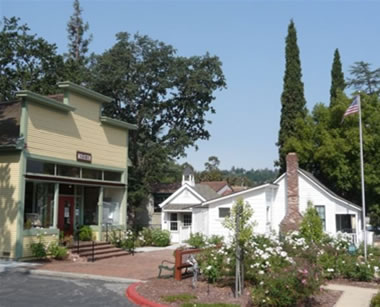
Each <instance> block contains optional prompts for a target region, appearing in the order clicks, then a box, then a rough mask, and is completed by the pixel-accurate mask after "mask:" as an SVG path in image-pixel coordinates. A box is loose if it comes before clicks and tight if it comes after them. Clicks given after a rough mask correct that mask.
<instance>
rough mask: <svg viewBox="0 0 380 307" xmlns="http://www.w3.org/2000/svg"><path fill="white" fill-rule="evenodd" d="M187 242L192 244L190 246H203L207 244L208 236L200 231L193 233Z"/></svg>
mask: <svg viewBox="0 0 380 307" xmlns="http://www.w3.org/2000/svg"><path fill="white" fill-rule="evenodd" d="M186 243H188V244H190V246H192V247H194V248H202V247H205V245H206V237H205V235H204V234H202V233H200V232H196V233H191V234H190V239H189V240H187V242H186Z"/></svg>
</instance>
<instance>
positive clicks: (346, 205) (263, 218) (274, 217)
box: [160, 153, 372, 244]
mask: <svg viewBox="0 0 380 307" xmlns="http://www.w3.org/2000/svg"><path fill="white" fill-rule="evenodd" d="M238 199H242V200H243V201H244V202H245V203H248V204H249V205H250V206H251V207H252V209H253V211H254V214H253V217H252V222H253V223H254V224H255V228H254V231H255V232H257V233H260V234H270V233H277V234H279V233H285V232H288V231H292V230H296V229H298V227H299V224H300V222H301V220H302V217H303V214H304V213H305V211H306V209H307V206H308V205H309V204H310V205H312V206H314V207H315V208H316V210H317V212H318V214H319V216H320V218H321V220H322V223H323V228H324V231H325V232H327V233H330V234H333V235H335V234H337V233H338V232H344V233H347V234H349V235H350V236H351V238H352V242H354V243H355V244H359V243H360V242H362V241H363V239H364V237H363V235H364V232H363V219H362V209H361V207H359V206H357V205H355V204H353V203H352V202H350V201H347V200H346V199H343V198H342V197H339V196H338V195H336V194H335V193H333V192H332V191H331V190H329V189H328V188H327V187H326V186H324V185H323V184H322V183H321V182H319V181H318V180H317V179H316V178H315V177H314V176H313V175H312V174H310V173H308V172H306V171H304V170H302V169H300V168H299V167H298V160H297V156H296V154H294V153H290V154H288V156H287V171H286V173H284V174H282V175H281V176H280V177H279V178H277V179H276V180H275V181H274V182H273V183H267V184H263V185H260V186H257V187H254V188H250V189H246V190H243V191H240V192H236V193H231V194H227V195H221V196H220V195H214V197H211V198H209V199H207V198H205V197H203V199H202V194H201V193H197V191H196V188H194V186H191V184H189V185H187V184H186V185H185V186H182V187H181V188H180V189H178V190H177V191H176V192H175V193H174V194H173V195H172V196H171V198H168V199H167V200H166V201H165V202H163V203H161V204H160V206H161V207H162V211H163V212H164V213H166V214H164V215H163V217H162V218H163V221H162V225H163V226H162V227H163V228H164V229H169V230H171V233H172V240H173V241H174V242H176V241H177V242H183V238H186V237H188V236H189V234H187V233H186V229H182V228H180V227H179V226H177V224H178V223H179V222H178V221H180V218H179V216H180V214H179V213H180V212H183V214H187V216H188V217H187V220H189V221H190V220H191V227H190V228H189V230H188V232H189V231H190V232H193V233H196V232H201V233H203V234H204V235H206V236H212V235H221V236H223V237H224V238H226V239H227V240H228V239H229V238H231V233H230V232H229V230H227V229H226V228H225V227H224V226H223V221H224V219H225V217H226V216H228V215H229V214H230V211H231V208H232V206H233V205H234V204H235V203H236V201H237V200H238ZM172 211H173V212H174V211H176V212H177V213H176V212H174V214H173V213H172ZM182 224H185V223H182ZM173 226H174V227H173ZM180 226H181V224H180ZM173 230H175V231H176V232H173ZM181 230H183V233H184V235H183V236H181ZM177 232H178V233H179V235H177V234H176V233H177ZM369 235H370V234H369ZM371 241H372V240H371V239H369V240H368V242H371Z"/></svg>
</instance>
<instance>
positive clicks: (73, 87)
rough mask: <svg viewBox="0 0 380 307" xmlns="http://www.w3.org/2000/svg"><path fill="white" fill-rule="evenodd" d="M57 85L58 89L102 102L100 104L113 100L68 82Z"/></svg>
mask: <svg viewBox="0 0 380 307" xmlns="http://www.w3.org/2000/svg"><path fill="white" fill-rule="evenodd" d="M57 85H58V87H59V88H62V89H65V90H69V91H72V92H74V93H76V94H80V95H82V96H85V97H89V98H92V99H94V100H96V101H99V102H102V103H110V102H112V100H113V99H112V98H111V97H108V96H105V95H102V94H100V93H98V92H95V91H93V90H90V89H88V88H85V87H83V86H81V85H78V84H75V83H72V82H70V81H63V82H58V83H57Z"/></svg>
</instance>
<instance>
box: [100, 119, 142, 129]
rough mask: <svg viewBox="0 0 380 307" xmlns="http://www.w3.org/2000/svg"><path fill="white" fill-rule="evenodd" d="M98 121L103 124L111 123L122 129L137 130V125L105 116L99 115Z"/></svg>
mask: <svg viewBox="0 0 380 307" xmlns="http://www.w3.org/2000/svg"><path fill="white" fill-rule="evenodd" d="M100 121H101V122H102V123H103V124H107V125H111V126H114V127H118V128H122V129H128V130H137V125H134V124H130V123H127V122H123V121H121V120H118V119H114V118H110V117H107V116H100Z"/></svg>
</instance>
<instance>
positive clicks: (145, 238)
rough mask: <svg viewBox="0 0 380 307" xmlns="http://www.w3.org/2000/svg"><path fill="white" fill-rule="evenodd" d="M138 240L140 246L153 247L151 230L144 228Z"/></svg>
mask: <svg viewBox="0 0 380 307" xmlns="http://www.w3.org/2000/svg"><path fill="white" fill-rule="evenodd" d="M138 240H139V242H140V245H141V246H152V245H153V237H152V228H148V227H144V228H143V229H142V230H141V231H140V233H139V237H138Z"/></svg>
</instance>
